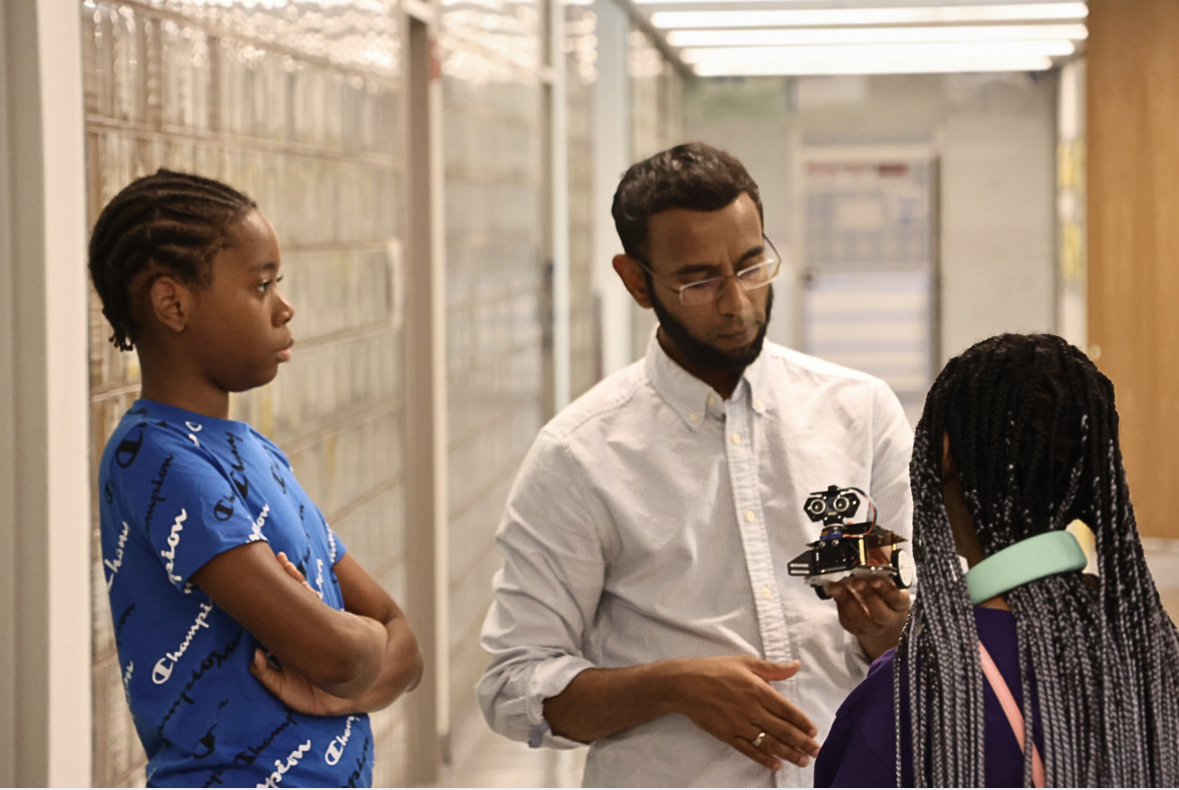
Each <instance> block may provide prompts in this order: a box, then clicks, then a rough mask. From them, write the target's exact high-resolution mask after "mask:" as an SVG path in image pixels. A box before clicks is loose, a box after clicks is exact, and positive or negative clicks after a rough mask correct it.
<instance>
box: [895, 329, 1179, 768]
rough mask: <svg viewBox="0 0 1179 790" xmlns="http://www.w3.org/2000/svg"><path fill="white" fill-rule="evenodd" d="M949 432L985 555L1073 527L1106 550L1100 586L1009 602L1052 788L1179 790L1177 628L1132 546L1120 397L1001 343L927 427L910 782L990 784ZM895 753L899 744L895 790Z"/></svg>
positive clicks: (1071, 361) (907, 657)
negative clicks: (950, 501)
mask: <svg viewBox="0 0 1179 790" xmlns="http://www.w3.org/2000/svg"><path fill="white" fill-rule="evenodd" d="M945 432H948V433H949V435H950V439H951V448H952V449H951V452H952V455H953V457H954V461H955V464H956V466H957V469H958V473H959V476H960V479H961V482H962V486H963V493H964V495H965V499H966V503H967V507H968V508H969V509H970V512H971V514H972V516H973V517H974V519H975V525H976V529H977V532H978V537H979V542H980V544H981V545H982V548H983V550H984V552H985V553H986V554H988V555H990V554H993V553H995V552H996V551H999V550H1001V549H1003V548H1005V547H1007V546H1010V545H1012V544H1013V543H1016V542H1019V541H1020V540H1023V539H1026V538H1028V537H1031V536H1033V535H1036V534H1040V533H1042V532H1046V531H1048V530H1052V529H1062V528H1064V527H1065V526H1067V525H1068V524H1069V523H1070V522H1071V521H1072V520H1073V519H1075V518H1082V519H1083V520H1084V521H1085V522H1086V523H1087V524H1088V525H1089V526H1090V528H1091V529H1092V530H1093V532H1094V535H1095V538H1096V540H1095V543H1096V552H1097V558H1098V568H1099V574H1100V577H1099V578H1100V580H1099V583H1098V585H1097V589H1093V588H1091V587H1090V585H1089V583H1088V582H1087V581H1086V579H1085V577H1084V576H1083V574H1082V573H1080V572H1074V573H1069V574H1062V575H1058V576H1050V577H1046V578H1044V579H1040V580H1037V581H1034V582H1031V583H1029V584H1027V585H1024V586H1023V587H1020V588H1017V589H1015V590H1012V591H1011V592H1009V593H1008V594H1007V596H1006V597H1007V601H1008V604H1009V605H1010V608H1011V611H1012V614H1013V616H1014V617H1015V621H1016V639H1017V644H1018V655H1019V662H1020V672H1021V687H1022V691H1023V698H1024V706H1023V707H1024V717H1025V721H1027V722H1029V726H1030V723H1031V722H1032V721H1033V720H1034V717H1035V716H1038V717H1039V722H1040V729H1041V733H1042V737H1043V758H1044V766H1045V772H1046V778H1047V781H1048V783H1049V784H1051V785H1071V786H1078V785H1086V786H1096V785H1175V784H1177V783H1179V756H1177V754H1176V749H1175V748H1174V745H1175V743H1179V632H1177V631H1176V628H1175V626H1174V624H1173V623H1172V622H1171V620H1170V618H1169V617H1168V616H1167V614H1166V612H1165V611H1164V610H1163V608H1162V605H1161V602H1160V600H1159V596H1158V590H1157V588H1156V587H1155V584H1154V581H1153V579H1152V578H1151V575H1150V571H1149V569H1148V567H1147V565H1146V558H1145V554H1144V552H1143V549H1142V544H1141V541H1140V540H1139V537H1138V531H1137V525H1136V523H1135V518H1134V512H1133V508H1132V506H1131V505H1130V500H1129V489H1128V486H1127V483H1126V477H1125V471H1124V468H1123V465H1122V458H1121V453H1120V451H1119V449H1118V417H1117V412H1116V410H1115V408H1114V393H1113V385H1112V384H1110V382H1109V380H1108V379H1107V378H1106V377H1105V376H1103V375H1101V373H1099V372H1098V371H1097V369H1096V368H1095V367H1094V366H1093V365H1092V363H1091V362H1090V361H1089V360H1088V359H1087V358H1086V357H1085V356H1084V355H1083V354H1082V353H1081V352H1080V351H1078V350H1077V349H1075V348H1073V347H1072V346H1070V345H1068V344H1067V343H1065V342H1064V341H1063V340H1061V339H1060V338H1056V337H1053V336H1050V335H1032V336H1013V335H1004V336H1000V337H996V338H991V339H990V340H986V341H983V342H982V343H979V344H977V345H975V346H974V347H972V348H971V349H969V350H968V351H966V352H965V353H964V354H962V355H961V356H959V357H957V358H955V359H953V360H951V361H950V363H949V364H947V366H946V368H945V370H943V371H942V374H941V375H940V376H939V377H938V380H937V382H935V384H934V386H933V388H932V389H931V391H930V394H929V397H928V399H927V401H926V406H925V411H924V413H923V414H922V417H921V421H920V422H919V423H918V426H917V432H916V433H917V435H916V437H915V441H914V454H913V461H912V464H911V469H910V471H911V480H912V485H913V498H914V532H913V553H914V557H915V559H916V561H917V563H918V566H919V569H920V572H921V594H920V595H918V596H917V600H916V601H915V602H914V604H913V612H912V615H911V617H910V620H909V623H908V624H907V625H906V628H905V629H904V631H903V632H902V636H901V642H900V645H899V646H898V649H897V654H896V655H897V659H896V665H895V667H894V674H893V678H894V704H896V705H898V707H899V706H901V705H904V706H905V709H904V710H900V709H898V710H897V711H896V712H895V717H894V721H895V722H896V724H897V726H898V730H899V728H900V727H901V726H906V725H907V729H908V731H909V733H910V734H911V738H912V760H913V763H912V764H913V771H914V775H913V781H914V783H915V784H916V785H917V786H929V785H935V784H936V785H950V784H952V785H979V786H981V785H983V784H984V783H985V776H984V767H983V766H984V755H985V751H984V747H985V743H984V740H983V733H984V722H983V718H982V710H983V696H982V692H981V689H982V678H981V668H980V662H979V658H978V634H977V629H976V627H975V622H974V616H973V611H972V608H971V607H970V605H969V600H968V597H967V593H966V588H965V581H964V580H963V578H962V572H961V569H960V567H959V565H958V558H957V556H956V553H955V550H954V541H953V533H952V531H951V529H950V525H949V521H948V519H947V517H946V514H945V507H944V501H943V483H942V477H941V466H942V441H941V437H942V435H943V433H945ZM901 744H902V739H901V737H900V733H899V732H898V735H897V745H898V761H897V780H898V783H899V782H900V780H901V766H902V765H903V759H904V755H903V754H902V752H901ZM1031 781H1032V776H1031V755H1030V750H1029V751H1028V753H1026V754H1025V759H1024V782H1025V784H1029V785H1030V784H1031Z"/></svg>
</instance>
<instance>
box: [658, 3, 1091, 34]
mask: <svg viewBox="0 0 1179 790" xmlns="http://www.w3.org/2000/svg"><path fill="white" fill-rule="evenodd" d="M1088 15H1089V7H1088V6H1087V5H1085V3H1022V4H1018V5H976V6H928V7H924V8H836V9H798V10H793V9H791V10H785V11H656V12H655V13H653V14H651V24H653V25H654V26H655V27H658V28H663V29H665V30H667V29H672V28H694V29H698V28H714V27H723V28H733V27H820V26H830V27H844V26H857V25H859V26H863V25H940V24H969V23H974V22H1032V21H1045V22H1048V21H1072V20H1080V19H1084V18H1085V17H1087V16H1088Z"/></svg>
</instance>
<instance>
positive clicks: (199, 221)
mask: <svg viewBox="0 0 1179 790" xmlns="http://www.w3.org/2000/svg"><path fill="white" fill-rule="evenodd" d="M255 207H256V204H255V203H254V201H253V200H251V199H250V198H248V197H246V196H245V195H243V194H242V193H240V192H238V191H237V190H235V189H233V188H232V187H229V186H226V185H225V184H222V183H221V182H219V181H214V180H213V179H211V178H204V177H202V176H197V175H192V174H189V173H176V172H172V171H170V170H162V169H161V170H158V171H157V172H156V173H155V174H154V175H150V176H144V177H143V178H140V179H137V180H135V181H132V182H131V183H130V184H128V185H127V186H126V187H124V188H123V190H122V191H121V192H119V194H117V195H115V197H114V198H112V199H111V202H110V203H107V204H106V208H104V209H103V210H102V214H100V215H99V217H98V222H97V223H95V225H94V232H93V233H92V234H91V235H90V277H91V279H93V281H94V288H95V290H96V291H98V296H99V298H100V299H101V300H102V314H103V315H105V316H106V319H107V321H109V322H110V325H111V328H112V329H113V330H114V333H113V334H112V335H111V342H112V343H114V344H115V347H116V348H119V349H122V350H124V351H129V350H131V349H132V348H133V347H134V343H135V338H136V335H137V334H138V332H139V329H140V327H139V325H138V323H137V321H136V318H135V310H134V304H135V297H136V295H135V294H133V293H132V290H133V289H135V290H137V291H138V290H142V289H143V288H145V287H146V286H147V285H148V284H149V282H148V281H149V280H150V275H148V276H143V275H144V273H145V272H150V271H156V272H158V273H159V274H165V273H167V274H171V275H174V276H176V277H178V278H179V279H181V280H182V281H184V282H186V283H190V284H194V285H208V284H209V282H210V280H211V265H212V262H213V258H214V257H216V255H217V253H218V252H220V251H221V250H223V249H224V248H225V246H226V244H227V243H228V234H229V230H230V228H231V227H232V226H233V225H234V224H235V223H236V222H238V221H240V220H241V219H242V218H243V217H245V215H246V214H247V213H249V211H250V210H251V209H253V208H255Z"/></svg>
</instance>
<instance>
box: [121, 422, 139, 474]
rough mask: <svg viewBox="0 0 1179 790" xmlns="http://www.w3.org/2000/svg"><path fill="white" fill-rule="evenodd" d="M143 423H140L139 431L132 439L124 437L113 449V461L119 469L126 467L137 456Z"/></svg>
mask: <svg viewBox="0 0 1179 790" xmlns="http://www.w3.org/2000/svg"><path fill="white" fill-rule="evenodd" d="M143 425H146V423H141V424H140V426H139V433H138V434H137V435H136V436H135V438H134V439H124V440H123V441H121V442H119V446H118V447H117V448H116V449H115V463H116V464H118V465H119V468H120V469H126V468H127V467H128V466H130V465H131V464H133V463H135V459H136V458H137V457H139V450H140V448H141V447H143Z"/></svg>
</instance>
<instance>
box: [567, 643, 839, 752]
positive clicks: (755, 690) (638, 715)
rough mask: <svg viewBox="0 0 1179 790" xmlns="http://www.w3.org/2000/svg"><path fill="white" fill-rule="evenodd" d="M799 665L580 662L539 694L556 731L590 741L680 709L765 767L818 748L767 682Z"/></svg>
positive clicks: (808, 728) (808, 726) (741, 660)
mask: <svg viewBox="0 0 1179 790" xmlns="http://www.w3.org/2000/svg"><path fill="white" fill-rule="evenodd" d="M800 666H801V665H800V663H799V662H798V661H792V662H790V663H789V664H775V663H772V662H770V661H763V660H762V659H760V658H754V657H753V656H716V657H711V658H684V659H673V660H670V661H656V662H654V663H651V664H642V665H639V666H634V667H624V668H619V669H586V670H583V671H582V672H580V673H579V674H578V675H577V676H576V677H574V678H573V680H572V681H570V683H569V685H568V686H566V687H565V690H564V691H562V692H561V693H560V694H558V695H556V696H554V697H549V698H548V699H546V700H545V701H544V716H545V719H546V720H547V721H548V723H549V727H550V728H551V729H552V731H553V732H554V733H555V734H557V735H561V736H564V737H566V738H570V739H572V740H575V741H580V742H582V743H590V742H591V741H595V740H598V739H599V738H605V737H608V736H610V735H614V734H615V733H618V732H621V731H623V730H625V729H629V728H630V727H635V726H638V725H640V724H644V723H646V722H648V721H652V720H653V719H656V718H659V717H660V716H665V715H667V714H669V713H679V714H682V715H684V716H687V717H688V718H689V719H691V720H692V722H693V723H694V724H695V725H696V726H697V727H699V728H700V729H702V730H704V731H705V732H707V733H708V734H709V735H711V736H712V737H714V738H716V739H717V740H719V741H721V742H723V743H726V744H728V745H729V746H731V747H733V748H734V749H736V750H737V751H739V752H741V754H743V755H745V756H746V757H748V758H749V759H751V760H753V761H754V762H756V763H759V764H760V765H763V766H765V767H766V768H768V769H770V770H771V771H776V770H778V769H779V768H781V767H782V761H783V760H785V761H788V762H791V763H794V764H795V765H798V766H803V767H805V766H806V765H807V764H808V763H809V762H810V760H811V758H812V757H814V756H815V755H817V754H818V753H819V744H818V743H816V742H815V740H814V738H815V736H816V735H817V734H818V728H816V727H815V725H814V722H812V721H811V720H810V719H809V718H807V716H806V714H804V713H803V712H802V711H801V710H799V709H798V708H796V707H795V706H794V705H793V704H792V703H790V702H789V701H787V700H786V698H785V697H783V696H782V695H781V694H780V693H779V692H778V690H777V689H775V688H774V687H773V686H771V685H770V683H771V682H775V681H780V680H786V679H788V678H791V677H793V676H794V675H795V674H796V673H797V672H798V670H799V667H800ZM763 732H764V733H765V737H764V738H761V740H760V742H759V743H758V745H757V746H754V745H753V744H754V741H757V740H758V736H760V735H761V733H763Z"/></svg>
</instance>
